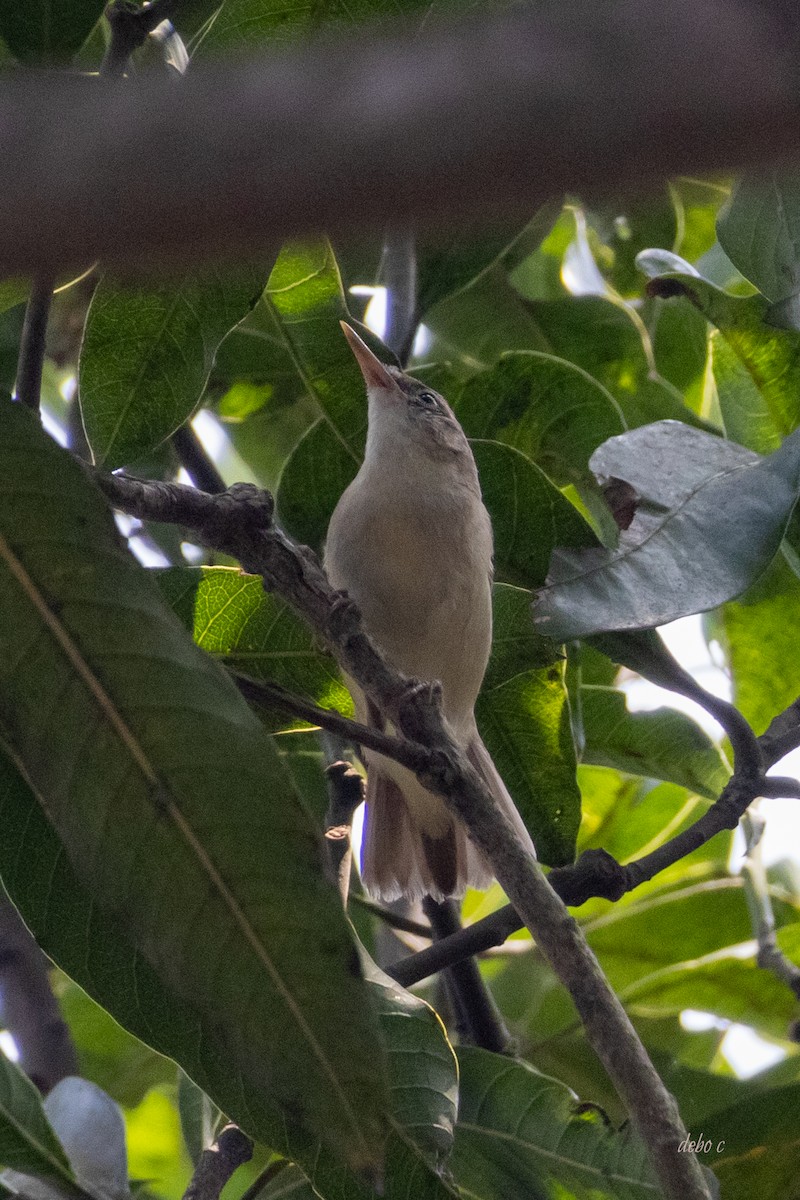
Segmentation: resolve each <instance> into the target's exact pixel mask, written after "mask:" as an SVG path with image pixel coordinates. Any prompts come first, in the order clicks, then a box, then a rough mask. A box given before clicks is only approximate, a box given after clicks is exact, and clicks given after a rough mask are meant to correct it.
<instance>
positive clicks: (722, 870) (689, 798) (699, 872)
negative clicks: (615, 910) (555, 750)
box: [578, 766, 733, 918]
mask: <svg viewBox="0 0 800 1200" xmlns="http://www.w3.org/2000/svg"><path fill="white" fill-rule="evenodd" d="M578 780H579V782H580V785H581V796H582V801H583V804H582V815H583V820H582V824H581V835H580V839H579V843H578V845H579V849H581V850H584V849H589V848H596V847H600V846H602V847H603V848H604V849H606V850H607V851H608V852H609V854H612V855H613V856H614V858H616V859H617V860H618V861H619V862H623V863H624V862H629V861H630V860H631V859H633V858H639V857H641V855H643V854H648V853H649V852H650V851H651V850H655V849H656V848H657V847H658V846H661V845H663V843H664V842H666V841H667V839H668V838H670V837H674V836H675V835H676V834H678V833H680V832H682V830H684V829H687V828H688V827H689V826H690V825H691V824H693V823H694V822H695V821H696V820H697V819H698V818H699V817H701V816H702V815H703V814H704V813H705V812H706V810H707V808H708V801H707V800H704V799H702V798H701V797H700V796H698V795H697V793H694V794H689V793H687V792H686V790H685V788H682V787H680V786H678V785H677V784H674V783H659V784H656V785H655V786H653V785H652V784H651V783H648V782H647V781H645V780H644V779H641V778H636V777H633V778H627V779H626V778H624V777H621V776H620V775H619V773H618V772H617V771H613V770H610V769H608V768H605V767H590V766H581V767H580V768H579V771H578ZM732 838H733V834H732V833H731V832H730V831H728V830H726V831H725V832H724V833H718V834H717V835H716V836H715V837H713V838H712V839H711V840H710V841H708V842H706V843H705V845H703V846H700V847H698V849H697V850H694V851H693V852H692V853H691V854H689V855H687V856H686V857H685V858H682V859H680V861H679V862H678V863H676V864H675V866H673V867H668V868H667V869H666V870H665V871H662V872H661V873H660V874H659V875H658V876H657V877H656V878H655V879H654V880H651V881H650V883H646V884H642V885H641V886H640V887H639V888H637V889H636V893H635V895H633V894H631V895H629V896H628V897H626V899H625V900H623V901H620V903H621V904H622V905H626V904H628V903H638V902H639V900H640V899H641V898H643V897H644V896H645V895H649V894H651V893H656V892H661V891H663V890H664V889H667V888H669V887H672V886H675V885H676V884H678V885H682V884H685V883H687V882H688V881H692V882H696V883H702V882H708V880H710V879H717V878H722V877H727V874H728V860H729V858H730V851H731V842H732ZM606 911H607V902H606V901H604V900H597V901H594V900H593V901H589V904H588V905H586V906H585V907H584V908H583V909H582V913H583V915H585V916H586V917H587V918H588V917H589V916H592V915H594V914H595V913H605V912H606Z"/></svg>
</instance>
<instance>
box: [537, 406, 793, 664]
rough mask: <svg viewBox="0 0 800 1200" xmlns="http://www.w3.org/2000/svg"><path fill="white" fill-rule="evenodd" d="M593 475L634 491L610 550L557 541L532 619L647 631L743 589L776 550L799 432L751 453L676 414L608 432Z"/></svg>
mask: <svg viewBox="0 0 800 1200" xmlns="http://www.w3.org/2000/svg"><path fill="white" fill-rule="evenodd" d="M591 466H592V469H593V470H594V471H595V473H596V474H597V475H598V476H600V477H611V476H613V477H616V478H618V479H623V480H625V481H626V482H627V483H629V484H630V485H631V486H632V487H633V488H634V489H635V491H636V492H637V493H638V495H639V497H640V501H639V506H638V509H637V512H636V516H635V517H634V519H633V522H632V524H631V525H630V528H628V529H626V530H622V531H621V532H620V538H619V545H618V547H617V548H616V549H615V550H607V549H605V548H601V549H589V550H580V551H572V550H563V551H562V550H558V551H556V553H555V554H554V555H553V559H552V562H551V566H550V575H549V577H548V584H547V586H546V587H545V588H543V589H542V590H541V591H540V592H539V596H538V599H537V602H536V607H535V609H534V619H535V621H536V623H537V625H538V628H539V629H540V631H541V632H542V633H546V634H547V635H548V636H549V637H553V638H556V639H557V640H559V641H563V640H565V639H569V638H575V637H585V636H587V635H589V634H594V633H602V632H604V631H606V630H617V631H619V630H634V629H648V628H651V627H654V626H656V625H664V624H666V623H667V622H668V621H674V620H677V618H678V617H684V616H688V615H689V614H690V613H697V612H705V611H706V610H708V609H711V608H715V607H716V606H717V605H719V604H724V603H725V601H726V600H731V599H732V598H733V597H734V596H738V595H739V594H740V593H742V592H743V591H745V589H746V588H748V587H749V586H750V585H751V584H752V583H753V582H754V580H756V579H757V578H758V577H759V575H761V574H762V572H764V571H765V570H766V569H767V567H768V566H769V564H770V563H771V562H772V560H773V558H774V557H775V555H776V554H777V552H778V550H779V548H780V544H781V540H782V538H783V535H784V532H785V530H786V527H787V524H788V522H789V519H790V517H791V515H792V512H793V510H794V506H795V501H796V498H797V488H798V474H799V473H800V433H796V434H793V435H792V436H791V437H789V438H787V439H786V441H785V442H784V444H783V445H782V446H781V448H780V449H779V450H776V451H775V453H774V454H771V455H769V457H768V458H764V459H759V457H758V456H757V455H755V454H753V453H752V451H749V450H745V449H744V448H743V447H741V446H736V445H735V444H734V443H732V442H724V441H722V440H721V439H720V438H714V437H712V436H711V435H710V434H706V433H702V432H701V431H700V430H695V429H690V428H689V427H688V426H686V425H683V424H682V423H681V422H678V421H660V422H657V423H656V424H655V425H646V426H643V427H642V428H640V429H635V430H632V431H631V432H630V433H628V434H625V435H624V436H623V437H619V438H612V439H611V441H609V442H607V443H606V444H605V445H604V446H602V447H601V448H600V449H599V450H598V452H597V453H596V454H595V455H594V456H593V458H592V462H591Z"/></svg>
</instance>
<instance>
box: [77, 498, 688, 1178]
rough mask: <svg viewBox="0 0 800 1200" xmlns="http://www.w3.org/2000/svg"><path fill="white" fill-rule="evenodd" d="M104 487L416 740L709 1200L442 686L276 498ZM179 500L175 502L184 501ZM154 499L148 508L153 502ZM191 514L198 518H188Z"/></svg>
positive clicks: (628, 1082)
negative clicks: (419, 676)
mask: <svg viewBox="0 0 800 1200" xmlns="http://www.w3.org/2000/svg"><path fill="white" fill-rule="evenodd" d="M97 478H98V483H99V484H100V486H101V487H102V489H103V490H104V492H105V493H106V495H107V496H108V497H109V498H110V499H111V500H112V501H113V502H114V503H115V504H117V505H118V506H119V507H121V508H123V509H124V510H125V511H127V512H133V513H134V515H136V516H143V517H147V518H149V519H153V517H154V512H155V511H157V512H158V513H160V514H161V519H165V515H166V514H167V512H171V516H169V517H167V518H166V519H170V520H174V521H176V522H177V523H179V524H183V525H190V526H191V527H192V528H193V529H194V532H195V534H196V535H197V536H198V537H199V538H200V540H201V541H204V542H206V544H211V545H213V546H214V547H215V548H216V549H218V550H221V551H223V552H225V553H227V554H231V555H232V556H233V557H234V558H236V559H237V560H238V561H239V562H240V563H241V565H242V567H243V568H244V569H245V570H246V571H249V572H251V573H254V574H258V575H261V576H262V577H263V579H264V584H265V586H266V587H267V588H269V589H270V590H275V591H278V592H279V593H280V594H281V596H282V597H283V598H284V599H285V600H286V601H287V602H288V603H289V604H290V606H291V607H292V608H293V609H294V610H295V612H297V614H298V615H299V616H301V617H302V618H303V619H304V620H305V621H306V622H307V623H308V624H309V625H310V626H311V627H312V629H314V630H315V631H316V633H317V634H318V635H319V636H320V637H322V638H323V639H324V641H325V642H326V643H327V645H328V647H329V649H330V650H331V652H332V653H333V655H334V657H335V658H336V659H337V661H338V663H339V665H340V666H341V667H342V669H343V670H344V671H345V672H346V673H347V674H348V675H350V676H351V677H352V678H354V679H355V680H356V681H357V682H358V683H359V685H360V686H361V687H362V688H363V689H364V692H365V693H366V695H367V696H368V697H369V698H370V699H371V700H372V701H373V703H375V705H376V706H377V708H378V710H379V711H380V712H382V713H384V714H385V716H386V717H387V719H388V720H390V721H391V722H392V724H393V725H394V726H395V728H397V729H398V730H399V731H400V734H401V736H402V737H404V738H405V739H406V741H407V742H408V743H410V744H411V748H412V750H413V749H415V748H417V747H419V748H420V749H422V748H424V750H425V753H426V755H428V756H429V758H428V761H427V764H426V765H425V766H424V767H422V768H421V769H418V770H417V776H418V778H419V779H420V782H421V783H422V784H423V785H424V786H425V787H426V788H428V789H429V790H430V791H433V792H434V793H436V794H437V795H439V796H441V797H442V798H443V799H444V800H445V802H446V803H447V805H448V807H449V808H450V809H451V811H452V812H453V814H454V815H455V816H456V817H458V818H459V819H460V820H461V821H463V823H464V825H465V826H466V828H467V830H468V832H469V836H470V838H471V839H472V840H473V842H474V843H475V844H476V845H477V846H478V847H479V849H480V850H481V851H482V852H483V853H484V854H485V855H486V857H487V858H488V860H489V862H490V863H491V864H492V868H493V870H494V873H495V875H496V877H497V879H498V881H499V882H500V884H501V886H502V887H503V888H504V890H505V892H506V894H507V895H508V897H509V899H510V900H511V902H512V903H513V905H514V907H515V908H516V910H517V912H518V913H519V914H520V916H521V917H522V918H523V919H524V921H525V924H526V925H527V927H528V929H529V930H530V932H531V934H532V936H533V937H534V938H535V939H536V942H537V944H538V946H539V947H540V949H541V951H542V953H543V954H544V955H545V957H546V959H547V960H548V962H549V963H550V965H551V967H552V968H553V970H554V971H555V973H556V975H557V977H558V978H559V979H560V980H561V982H562V983H563V984H564V986H565V987H566V988H567V990H568V992H569V994H570V996H571V998H572V1000H573V1002H574V1004H575V1006H576V1008H577V1010H578V1013H579V1014H580V1017H581V1020H582V1021H583V1024H584V1028H585V1030H586V1036H587V1040H588V1041H589V1043H590V1045H591V1046H592V1047H593V1049H594V1050H595V1052H596V1054H597V1055H598V1056H599V1058H600V1060H601V1062H602V1063H603V1065H604V1066H605V1068H606V1070H607V1072H608V1074H609V1076H610V1078H611V1079H612V1081H613V1082H614V1084H615V1086H616V1088H617V1091H618V1092H619V1094H620V1096H621V1098H622V1100H623V1102H624V1104H625V1106H626V1108H627V1110H628V1112H629V1114H630V1117H631V1121H632V1123H633V1124H634V1125H635V1126H636V1128H637V1130H638V1132H639V1134H640V1136H641V1138H642V1140H643V1142H644V1144H645V1146H646V1147H647V1148H648V1153H649V1156H650V1159H651V1162H652V1165H653V1168H654V1170H655V1173H656V1175H657V1177H658V1180H659V1182H660V1185H661V1188H662V1190H663V1192H664V1195H665V1197H667V1200H708V1196H709V1193H708V1188H707V1186H706V1183H705V1179H704V1176H703V1172H702V1171H701V1169H700V1165H699V1163H698V1161H697V1159H696V1157H695V1156H694V1155H693V1154H679V1153H678V1152H677V1148H678V1146H679V1144H680V1143H681V1142H682V1141H683V1140H684V1138H686V1137H687V1136H688V1135H687V1133H686V1130H685V1128H684V1126H683V1123H682V1122H681V1119H680V1115H679V1113H678V1110H677V1106H676V1104H675V1101H674V1099H673V1098H672V1096H671V1095H670V1094H669V1092H668V1091H667V1089H666V1088H665V1086H664V1084H663V1082H662V1080H661V1079H660V1077H659V1075H658V1073H657V1072H656V1070H655V1068H654V1067H653V1065H652V1063H651V1062H650V1059H649V1058H648V1056H647V1052H646V1051H645V1049H644V1046H643V1045H642V1043H641V1041H640V1039H639V1037H638V1035H637V1033H636V1031H635V1030H634V1028H633V1026H632V1025H631V1022H630V1020H629V1018H628V1016H627V1014H626V1012H625V1010H624V1008H623V1007H622V1004H621V1003H620V1001H619V1000H618V998H617V997H616V996H615V994H614V992H613V991H612V990H611V988H610V987H609V985H608V981H607V980H606V978H605V976H604V975H603V972H602V970H601V969H600V965H599V963H598V962H597V959H596V957H595V955H594V953H593V952H592V950H591V949H590V947H589V946H588V944H587V942H586V939H585V937H584V935H583V933H582V932H581V930H580V928H579V926H578V924H577V922H576V921H575V920H574V919H573V918H572V917H570V916H569V914H568V913H567V911H566V909H565V908H564V905H563V904H562V902H561V901H560V900H559V898H558V897H557V896H556V895H555V893H554V892H553V890H552V888H551V887H550V886H549V884H548V882H547V879H546V878H545V876H544V874H543V873H542V871H541V868H540V867H539V865H538V863H537V862H536V860H535V859H534V858H533V856H532V855H531V854H530V853H529V851H528V850H527V849H526V847H525V846H523V844H522V843H521V841H520V840H519V838H518V837H517V835H516V833H515V831H514V829H513V828H512V826H511V824H510V822H508V821H507V820H506V818H505V817H504V816H503V814H502V813H501V812H500V811H499V810H498V808H497V807H496V805H495V803H494V800H493V799H492V796H491V794H490V792H489V791H488V789H487V787H486V785H485V784H484V782H483V780H482V779H481V778H480V776H479V775H478V774H477V772H476V771H475V770H474V769H473V767H472V766H471V764H470V763H469V760H468V759H467V757H466V754H465V753H464V751H463V749H462V748H461V746H459V744H458V743H457V742H456V741H455V739H454V738H453V737H452V735H451V734H450V733H449V731H448V727H447V726H446V725H445V723H444V720H443V718H442V713H441V705H440V693H439V689H438V688H437V687H435V686H434V685H432V684H427V683H420V682H417V681H413V680H409V679H407V678H406V677H404V676H403V675H402V674H401V673H400V672H398V671H397V670H395V669H394V668H392V667H391V666H390V665H389V664H388V663H387V662H386V660H385V659H384V658H383V657H382V655H381V654H380V653H379V651H378V650H377V649H376V647H375V646H374V645H373V643H372V642H371V641H370V639H369V637H368V636H367V634H366V632H365V631H364V628H363V625H362V621H361V615H360V613H359V611H358V609H357V607H356V606H355V605H354V604H353V603H352V601H350V600H349V599H347V598H346V597H345V596H344V595H343V594H342V593H338V592H336V591H335V590H334V589H333V588H332V587H331V585H330V583H329V582H328V580H327V578H326V576H325V573H324V572H323V570H322V568H321V566H320V564H319V561H318V560H317V558H316V557H315V556H314V555H313V554H312V553H311V552H310V551H309V550H308V549H307V548H305V547H299V546H297V545H296V544H295V543H293V542H292V541H291V540H290V539H289V538H287V537H286V535H285V534H283V533H282V532H281V530H279V529H278V528H276V527H275V526H274V525H273V524H272V500H271V497H268V496H267V495H266V494H265V493H263V492H261V491H260V490H259V489H257V488H254V487H252V486H248V485H244V484H239V485H237V486H236V487H234V488H231V489H229V490H228V491H227V492H225V493H223V494H222V495H221V496H216V497H212V496H205V497H204V498H203V499H202V500H200V499H199V498H198V496H197V494H195V495H194V496H192V497H191V499H189V498H188V497H186V496H185V493H187V492H191V491H192V490H193V489H179V488H177V485H174V484H173V485H166V484H154V485H153V486H152V488H149V487H148V485H147V484H146V483H143V482H142V481H137V480H130V479H127V478H126V477H124V476H112V477H108V476H106V477H99V476H98V477H97ZM182 497H183V498H185V499H186V504H185V505H184V504H182V503H181V498H182ZM151 499H152V504H151V503H150V500H151ZM190 514H191V515H193V516H194V519H195V520H194V523H192V521H191V520H190V519H189V517H190Z"/></svg>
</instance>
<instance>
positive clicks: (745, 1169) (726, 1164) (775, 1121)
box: [701, 1083, 800, 1200]
mask: <svg viewBox="0 0 800 1200" xmlns="http://www.w3.org/2000/svg"><path fill="white" fill-rule="evenodd" d="M798 1103H800V1084H797V1083H795V1084H792V1085H791V1086H789V1087H783V1088H775V1089H774V1091H770V1092H767V1093H765V1094H760V1095H757V1096H751V1097H749V1098H748V1099H746V1100H743V1101H740V1102H739V1103H738V1104H733V1105H731V1106H730V1107H729V1108H725V1109H722V1110H721V1111H720V1112H716V1113H714V1114H713V1116H711V1117H708V1118H707V1119H706V1120H705V1121H704V1122H703V1129H702V1133H703V1134H704V1140H705V1141H706V1142H710V1144H711V1148H710V1150H709V1151H708V1153H707V1154H704V1155H703V1156H702V1158H701V1161H702V1162H703V1163H706V1164H707V1165H708V1166H710V1167H711V1168H712V1169H713V1171H714V1174H715V1175H716V1176H717V1178H718V1179H719V1181H720V1183H721V1185H722V1189H723V1191H722V1194H723V1196H724V1197H725V1200H751V1197H753V1196H765V1197H766V1196H786V1197H787V1198H788V1197H790V1196H791V1195H792V1194H793V1193H795V1194H796V1189H797V1180H798V1177H800V1140H798V1137H797V1125H796V1122H795V1121H793V1120H792V1117H793V1116H794V1115H796V1113H797V1105H798Z"/></svg>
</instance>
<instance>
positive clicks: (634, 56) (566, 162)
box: [0, 0, 800, 274]
mask: <svg viewBox="0 0 800 1200" xmlns="http://www.w3.org/2000/svg"><path fill="white" fill-rule="evenodd" d="M792 17H793V6H792V5H791V4H789V3H787V2H786V0H761V3H758V4H756V3H744V2H742V0H738V2H737V0H672V2H671V3H670V4H669V5H668V6H667V7H666V8H664V7H663V6H661V5H656V4H650V5H642V4H640V3H638V2H634V0H609V2H608V3H605V4H602V5H599V4H597V3H595V2H594V0H572V2H570V3H561V4H557V5H548V6H545V8H544V11H542V10H541V9H540V10H534V11H531V10H530V9H527V8H526V9H519V8H517V9H515V10H514V11H511V12H504V13H501V14H491V15H481V16H480V17H473V18H471V19H462V20H461V21H459V23H458V24H455V25H441V26H433V25H430V24H429V25H428V26H427V28H426V34H425V37H424V38H419V37H418V36H416V34H415V32H414V31H409V30H407V29H405V28H402V27H401V28H396V27H395V28H393V30H392V31H391V32H390V33H386V32H385V31H384V32H377V33H376V32H373V33H372V34H371V35H368V34H367V32H366V31H361V30H359V31H358V32H357V33H355V32H354V31H353V30H352V29H350V30H348V31H347V32H345V33H341V34H339V35H338V36H337V37H336V38H335V39H327V40H323V39H319V40H317V41H316V42H315V43H314V44H313V45H306V46H305V47H303V48H293V49H289V50H284V51H282V52H281V53H278V54H273V55H271V56H267V55H265V56H264V57H262V58H259V59H257V60H251V61H247V62H243V61H239V62H235V63H206V62H203V61H199V62H198V63H197V64H196V65H195V66H193V70H192V72H191V74H190V76H189V77H188V78H187V79H186V80H185V81H184V82H182V83H181V85H180V86H176V83H175V80H174V79H171V78H169V77H167V76H162V75H159V74H153V75H146V76H145V75H140V76H138V77H137V78H135V79H130V80H128V81H127V82H126V84H125V86H124V87H118V86H117V87H113V86H112V85H111V84H110V83H109V82H108V81H104V80H101V79H98V78H96V77H94V78H85V77H77V76H71V77H57V76H54V75H51V74H38V75H35V76H34V75H22V74H21V73H16V74H14V75H7V76H6V77H5V78H4V79H3V80H2V83H1V84H0V112H2V113H3V120H2V123H1V124H0V161H2V162H3V165H4V171H3V178H4V194H3V204H2V209H1V210H0V271H2V273H3V274H6V273H9V272H17V273H19V272H26V273H30V272H34V271H41V270H42V269H46V270H49V269H53V268H56V267H58V268H81V267H85V266H86V265H87V263H89V262H91V261H93V260H94V259H96V258H102V259H103V261H104V262H105V263H107V264H117V265H118V266H123V265H124V266H127V267H129V268H130V267H133V266H145V267H149V268H153V267H159V266H161V267H163V266H164V265H171V266H173V267H175V266H177V265H178V264H184V265H185V264H186V263H188V262H191V263H199V262H201V261H203V260H210V259H212V258H216V257H219V256H221V255H234V254H244V253H252V252H254V251H257V250H258V249H259V247H264V246H265V245H267V244H271V245H274V241H275V238H276V236H277V237H283V236H286V235H291V234H300V233H309V232H311V231H314V230H319V229H325V230H326V231H328V232H338V233H340V234H347V233H356V232H359V233H360V232H363V231H364V230H365V229H371V230H373V231H377V230H379V229H383V228H384V227H385V226H386V225H387V223H393V224H394V225H395V227H397V225H398V224H402V222H403V221H404V220H408V219H409V218H413V219H414V221H415V222H419V223H421V224H423V225H427V226H430V227H433V226H436V225H439V226H443V225H447V224H448V223H449V222H451V221H452V220H454V219H456V218H461V217H465V216H468V215H475V214H476V213H478V214H480V215H482V216H483V217H484V218H485V219H486V221H487V222H491V221H492V220H493V219H497V218H499V217H501V216H502V217H508V216H510V215H514V214H517V215H519V216H524V215H525V214H527V213H529V212H530V211H532V209H533V208H534V206H535V205H537V204H538V203H539V202H540V201H541V200H542V199H543V198H545V197H547V196H550V195H553V194H558V193H561V192H563V191H564V190H577V191H581V192H584V193H586V192H587V191H588V192H591V193H592V194H595V193H600V192H602V191H603V190H604V189H606V188H609V187H612V186H613V187H614V189H618V188H619V187H621V186H627V187H630V186H632V185H635V186H641V187H644V186H647V184H648V183H651V182H653V183H654V182H655V181H657V180H659V179H662V178H664V177H665V176H668V175H670V174H674V173H687V172H691V173H698V172H709V171H715V170H723V169H724V170H734V169H738V168H742V167H745V166H753V165H755V164H761V165H767V164H771V163H774V162H776V161H780V160H791V159H794V160H795V161H796V159H797V154H798V149H797V148H798V146H800V85H798V80H800V46H799V45H798V35H797V31H796V28H795V29H794V30H793V29H792V24H795V26H796V22H793V21H792Z"/></svg>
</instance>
